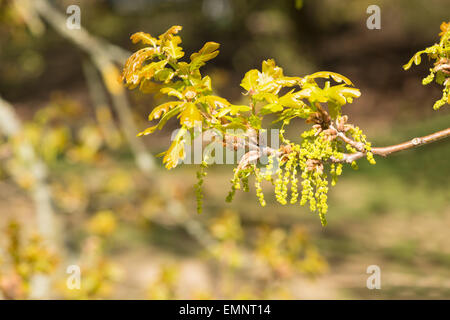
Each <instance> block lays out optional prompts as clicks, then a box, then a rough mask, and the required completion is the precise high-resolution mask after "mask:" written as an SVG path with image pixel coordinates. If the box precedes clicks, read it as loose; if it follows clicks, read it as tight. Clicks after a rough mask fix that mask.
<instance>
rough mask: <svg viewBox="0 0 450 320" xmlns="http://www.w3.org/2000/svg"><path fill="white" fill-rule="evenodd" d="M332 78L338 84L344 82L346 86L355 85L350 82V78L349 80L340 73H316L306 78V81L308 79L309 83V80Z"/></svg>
mask: <svg viewBox="0 0 450 320" xmlns="http://www.w3.org/2000/svg"><path fill="white" fill-rule="evenodd" d="M330 77H331V78H332V79H333V80H334V81H336V82H344V83H345V84H348V85H353V83H352V82H351V81H350V79H349V78H347V77H345V76H343V75H341V74H339V73H336V72H330V71H319V72H315V73H313V74H311V75H308V76H306V77H305V78H304V79H306V81H307V80H310V79H315V78H324V79H329V78H330Z"/></svg>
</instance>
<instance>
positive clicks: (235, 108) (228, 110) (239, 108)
mask: <svg viewBox="0 0 450 320" xmlns="http://www.w3.org/2000/svg"><path fill="white" fill-rule="evenodd" d="M250 110H251V108H250V107H249V106H243V105H230V106H229V107H225V108H222V109H220V111H219V113H218V114H217V117H218V118H221V117H223V116H225V115H227V114H230V115H232V116H234V115H236V114H238V113H241V112H248V111H250Z"/></svg>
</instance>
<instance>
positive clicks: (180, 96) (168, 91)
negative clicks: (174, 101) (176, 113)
mask: <svg viewBox="0 0 450 320" xmlns="http://www.w3.org/2000/svg"><path fill="white" fill-rule="evenodd" d="M160 92H161V93H163V94H167V95H168V96H172V97H177V98H178V99H180V100H183V94H182V93H181V92H179V91H178V90H175V89H174V88H170V87H165V88H162V89H161V90H160Z"/></svg>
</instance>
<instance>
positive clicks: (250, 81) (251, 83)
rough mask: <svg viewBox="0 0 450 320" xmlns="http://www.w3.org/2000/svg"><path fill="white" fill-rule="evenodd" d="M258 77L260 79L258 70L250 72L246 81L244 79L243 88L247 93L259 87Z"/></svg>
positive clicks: (246, 75)
mask: <svg viewBox="0 0 450 320" xmlns="http://www.w3.org/2000/svg"><path fill="white" fill-rule="evenodd" d="M258 77H259V71H258V70H256V69H252V70H250V71H248V72H247V73H246V74H245V76H244V79H242V82H241V87H242V88H244V89H245V90H247V91H250V90H254V89H255V88H256V86H257V85H258V82H257V81H258Z"/></svg>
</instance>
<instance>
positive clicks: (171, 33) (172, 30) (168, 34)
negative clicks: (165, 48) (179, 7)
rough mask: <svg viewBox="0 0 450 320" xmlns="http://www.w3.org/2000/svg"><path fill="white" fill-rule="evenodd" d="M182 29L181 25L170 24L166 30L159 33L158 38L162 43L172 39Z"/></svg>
mask: <svg viewBox="0 0 450 320" xmlns="http://www.w3.org/2000/svg"><path fill="white" fill-rule="evenodd" d="M182 29H183V27H182V26H172V27H170V28H169V29H168V30H167V31H166V32H164V33H163V34H161V35H160V36H159V37H158V38H159V40H160V41H161V42H162V43H164V42H165V41H168V40H170V39H172V38H173V37H174V35H175V34H177V33H178V32H180V31H181V30H182Z"/></svg>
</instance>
